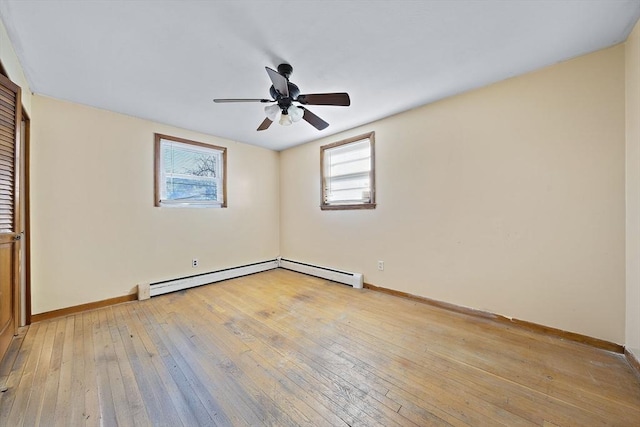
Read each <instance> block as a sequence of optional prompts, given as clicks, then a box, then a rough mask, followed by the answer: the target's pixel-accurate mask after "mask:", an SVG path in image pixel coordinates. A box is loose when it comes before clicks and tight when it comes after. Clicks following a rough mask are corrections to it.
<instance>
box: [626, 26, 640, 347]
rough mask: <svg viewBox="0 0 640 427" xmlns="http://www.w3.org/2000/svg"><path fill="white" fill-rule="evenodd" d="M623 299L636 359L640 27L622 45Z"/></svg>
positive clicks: (639, 325)
mask: <svg viewBox="0 0 640 427" xmlns="http://www.w3.org/2000/svg"><path fill="white" fill-rule="evenodd" d="M625 59H626V139H627V144H626V163H627V164H626V193H627V229H626V233H627V251H626V257H627V277H626V278H627V295H626V339H625V345H626V347H627V348H628V349H629V350H630V351H632V352H633V353H634V354H635V356H636V357H637V358H638V359H640V23H638V24H636V27H635V29H634V30H633V32H632V33H631V35H630V36H629V38H628V39H627V42H626V43H625Z"/></svg>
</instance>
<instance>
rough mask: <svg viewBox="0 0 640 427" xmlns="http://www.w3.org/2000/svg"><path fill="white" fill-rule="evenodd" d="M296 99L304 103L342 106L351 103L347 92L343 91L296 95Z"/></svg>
mask: <svg viewBox="0 0 640 427" xmlns="http://www.w3.org/2000/svg"><path fill="white" fill-rule="evenodd" d="M296 101H298V102H299V103H301V104H305V105H339V106H342V107H348V106H349V105H351V100H350V99H349V94H348V93H345V92H340V93H311V94H308V95H298V99H296Z"/></svg>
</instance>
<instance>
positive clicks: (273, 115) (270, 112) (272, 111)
mask: <svg viewBox="0 0 640 427" xmlns="http://www.w3.org/2000/svg"><path fill="white" fill-rule="evenodd" d="M279 112H280V107H278V104H273V105H268V106H266V107H264V113H265V114H266V115H267V117H268V118H269V120H271V121H272V122H275V121H276V119H277V118H278V113H279Z"/></svg>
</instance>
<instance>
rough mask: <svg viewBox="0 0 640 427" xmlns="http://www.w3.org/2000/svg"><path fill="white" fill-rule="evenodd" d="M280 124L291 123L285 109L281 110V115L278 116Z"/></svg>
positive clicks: (286, 124) (287, 124)
mask: <svg viewBox="0 0 640 427" xmlns="http://www.w3.org/2000/svg"><path fill="white" fill-rule="evenodd" d="M279 123H280V124H281V125H282V126H291V123H293V121H291V117H289V114H287V112H286V111H283V112H282V115H281V116H280V122H279Z"/></svg>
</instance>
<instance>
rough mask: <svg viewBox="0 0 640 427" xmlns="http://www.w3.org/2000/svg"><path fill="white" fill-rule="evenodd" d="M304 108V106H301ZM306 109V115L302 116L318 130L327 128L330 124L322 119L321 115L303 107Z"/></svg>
mask: <svg viewBox="0 0 640 427" xmlns="http://www.w3.org/2000/svg"><path fill="white" fill-rule="evenodd" d="M301 108H302V107H301ZM302 109H303V110H304V115H303V116H302V118H303V119H304V120H306V121H307V122H308V123H309V124H310V125H311V126H313V127H314V128H316V129H318V130H322V129H326V128H327V126H329V123H327V122H325V121H324V120H322V119H321V118H320V117H318V116H316V115H315V114H313V113H312V112H311V111H309V110H307V109H306V108H302Z"/></svg>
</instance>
